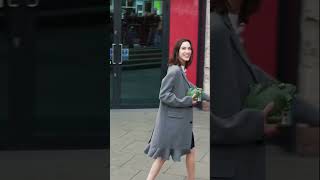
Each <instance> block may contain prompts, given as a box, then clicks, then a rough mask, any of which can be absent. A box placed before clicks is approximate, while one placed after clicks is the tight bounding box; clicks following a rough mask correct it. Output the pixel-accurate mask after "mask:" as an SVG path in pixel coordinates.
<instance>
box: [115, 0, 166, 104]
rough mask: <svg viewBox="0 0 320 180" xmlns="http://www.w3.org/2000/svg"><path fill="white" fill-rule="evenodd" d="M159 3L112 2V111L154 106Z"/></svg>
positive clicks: (158, 64)
mask: <svg viewBox="0 0 320 180" xmlns="http://www.w3.org/2000/svg"><path fill="white" fill-rule="evenodd" d="M162 7H163V1H162V0H149V1H142V0H122V1H115V0H112V1H111V4H110V12H111V13H110V19H111V22H112V32H113V33H112V35H111V36H112V37H111V38H112V42H113V43H112V45H111V46H112V48H111V49H110V101H111V107H112V108H146V107H157V106H158V103H159V99H158V94H159V88H160V82H161V73H162V69H163V68H161V67H162V64H163V63H166V62H163V58H162V56H163V55H162V54H163V51H162V49H163V48H162V45H163V43H164V42H163V40H162V35H163V33H162V26H163V20H162V19H163V10H162V9H163V8H162Z"/></svg>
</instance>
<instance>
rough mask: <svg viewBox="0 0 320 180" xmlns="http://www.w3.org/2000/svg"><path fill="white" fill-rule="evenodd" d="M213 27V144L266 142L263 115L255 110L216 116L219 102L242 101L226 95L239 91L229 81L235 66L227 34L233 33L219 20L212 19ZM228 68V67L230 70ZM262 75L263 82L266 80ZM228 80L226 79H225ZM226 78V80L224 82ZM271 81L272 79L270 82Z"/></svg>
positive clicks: (211, 47) (211, 46)
mask: <svg viewBox="0 0 320 180" xmlns="http://www.w3.org/2000/svg"><path fill="white" fill-rule="evenodd" d="M211 17H212V16H211ZM211 20H212V21H215V22H212V24H213V26H212V28H211V34H210V60H211V63H210V64H211V66H212V68H211V72H210V74H211V91H212V93H211V96H212V97H211V98H212V99H211V107H212V108H211V113H210V116H211V117H210V118H211V122H212V133H211V135H212V137H211V138H213V141H211V142H213V144H241V143H250V142H256V141H259V140H262V139H263V134H264V117H263V112H262V111H259V110H253V109H239V111H238V112H235V113H234V114H232V115H230V116H227V117H226V116H223V117H222V116H219V115H217V114H215V112H216V111H215V108H219V107H217V106H219V104H218V105H217V104H215V103H216V102H215V101H216V99H215V98H219V99H221V97H223V99H225V103H228V98H239V97H226V96H227V95H228V94H229V95H230V94H232V93H227V95H226V94H224V93H225V92H226V91H229V92H230V89H232V88H233V87H236V85H234V84H230V83H233V82H234V81H232V79H228V78H225V77H226V76H229V74H228V73H229V72H226V71H233V70H232V69H229V67H230V66H232V64H227V62H231V63H232V62H233V61H232V60H233V59H232V58H233V56H232V51H233V49H232V46H231V44H230V35H228V33H226V32H227V31H229V30H228V29H227V28H225V26H224V25H223V22H221V21H220V20H219V18H218V19H217V18H211ZM226 66H228V67H226ZM262 74H263V73H261V79H263V78H266V77H263V75H262ZM223 76H224V77H223ZM222 78H225V79H224V80H222ZM266 79H268V78H266Z"/></svg>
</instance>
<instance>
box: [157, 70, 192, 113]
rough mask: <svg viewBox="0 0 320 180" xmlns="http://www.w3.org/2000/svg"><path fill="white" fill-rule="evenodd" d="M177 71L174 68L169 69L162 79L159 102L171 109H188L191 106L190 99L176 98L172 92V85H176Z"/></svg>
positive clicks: (187, 97)
mask: <svg viewBox="0 0 320 180" xmlns="http://www.w3.org/2000/svg"><path fill="white" fill-rule="evenodd" d="M177 73H178V69H177V68H175V67H169V68H168V72H167V75H166V76H165V77H164V78H163V79H162V82H161V87H160V93H159V99H160V101H161V102H163V103H165V104H167V105H168V106H171V107H190V106H192V97H190V96H185V97H183V98H178V97H176V95H175V94H174V93H173V92H172V91H173V88H174V84H175V83H176V79H177Z"/></svg>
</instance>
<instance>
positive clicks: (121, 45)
mask: <svg viewBox="0 0 320 180" xmlns="http://www.w3.org/2000/svg"><path fill="white" fill-rule="evenodd" d="M119 45H120V53H121V54H120V62H119V64H122V47H123V44H119Z"/></svg>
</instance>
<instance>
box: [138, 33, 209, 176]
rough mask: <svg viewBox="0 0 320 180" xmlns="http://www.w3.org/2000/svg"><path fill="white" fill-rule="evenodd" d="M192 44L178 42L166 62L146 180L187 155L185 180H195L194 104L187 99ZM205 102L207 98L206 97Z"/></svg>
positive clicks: (150, 142)
mask: <svg viewBox="0 0 320 180" xmlns="http://www.w3.org/2000/svg"><path fill="white" fill-rule="evenodd" d="M192 55H193V49H192V44H191V41H190V40H188V39H181V40H179V41H177V43H176V45H175V47H174V51H173V55H172V58H171V59H170V60H169V67H168V71H167V75H166V76H165V77H164V78H163V80H162V83H161V88H160V93H159V99H160V106H159V111H158V114H157V118H156V123H155V127H154V130H153V133H152V136H151V139H150V141H149V143H148V145H147V147H146V148H145V151H144V152H145V153H146V154H147V155H148V156H149V157H152V158H153V159H155V161H154V162H153V164H152V166H151V169H150V172H149V174H148V177H147V180H154V179H155V178H156V176H157V175H158V174H159V172H160V169H161V167H162V165H163V164H164V162H165V161H166V160H169V158H170V156H171V158H172V160H173V161H180V160H181V156H183V155H185V154H186V168H187V173H188V180H194V179H195V149H194V138H193V132H192V122H193V112H192V106H193V105H195V104H196V103H197V100H196V98H195V96H192V97H191V96H187V95H186V94H187V91H188V89H189V88H190V87H195V86H194V85H192V84H191V83H190V82H189V81H188V79H187V77H186V75H185V69H187V68H188V67H189V66H190V65H191V63H192ZM206 99H208V97H207V96H206Z"/></svg>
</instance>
